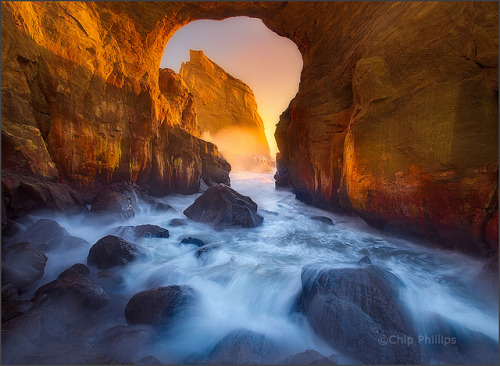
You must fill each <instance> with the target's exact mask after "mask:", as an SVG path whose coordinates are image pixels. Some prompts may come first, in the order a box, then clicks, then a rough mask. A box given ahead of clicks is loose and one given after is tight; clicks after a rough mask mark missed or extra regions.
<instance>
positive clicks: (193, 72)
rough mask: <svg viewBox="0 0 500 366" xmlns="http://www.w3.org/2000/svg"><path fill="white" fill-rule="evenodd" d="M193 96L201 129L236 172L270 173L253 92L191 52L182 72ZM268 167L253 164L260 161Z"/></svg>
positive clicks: (267, 146)
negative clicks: (239, 170) (267, 171)
mask: <svg viewBox="0 0 500 366" xmlns="http://www.w3.org/2000/svg"><path fill="white" fill-rule="evenodd" d="M179 74H180V76H181V77H182V79H183V80H184V81H185V82H186V84H187V86H188V88H189V90H190V92H191V93H192V94H193V96H194V107H195V111H196V114H197V121H198V127H199V128H200V130H201V132H202V134H203V136H204V137H206V139H207V140H209V141H211V142H213V143H215V144H216V145H217V146H218V147H219V149H220V150H221V152H222V154H223V155H224V157H225V158H226V159H227V160H228V161H229V162H230V163H231V165H232V167H233V168H236V169H244V170H252V168H257V169H259V168H260V169H264V170H270V168H272V163H271V161H270V152H269V145H268V142H267V138H266V135H265V133H264V124H263V122H262V119H261V118H260V116H259V113H258V111H257V103H256V101H255V97H254V95H253V92H252V90H251V89H250V88H249V87H248V86H247V85H246V84H245V83H243V82H242V81H241V80H238V79H236V78H235V77H233V76H231V75H229V74H228V73H227V72H225V71H224V70H223V69H222V68H221V67H220V66H219V65H217V64H216V63H215V62H213V61H212V60H210V59H209V58H208V57H206V56H205V54H204V53H203V51H193V50H190V60H189V61H188V62H187V63H182V65H181V69H180V72H179ZM259 156H260V157H261V158H263V159H262V160H263V161H264V162H265V161H266V160H267V161H268V163H267V164H256V163H252V162H253V161H254V160H255V161H257V160H256V158H258V157H259Z"/></svg>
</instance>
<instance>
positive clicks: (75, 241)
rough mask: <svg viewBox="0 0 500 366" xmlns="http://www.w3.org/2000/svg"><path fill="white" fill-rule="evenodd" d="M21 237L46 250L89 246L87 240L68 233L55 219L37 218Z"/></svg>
mask: <svg viewBox="0 0 500 366" xmlns="http://www.w3.org/2000/svg"><path fill="white" fill-rule="evenodd" d="M23 238H24V239H25V240H28V241H29V242H31V243H33V244H34V245H37V246H40V245H43V248H45V249H46V250H51V249H57V248H63V249H74V248H86V247H88V246H89V243H88V242H87V241H85V240H83V239H81V238H78V237H76V236H72V235H70V234H69V233H68V231H67V230H66V229H65V228H63V227H62V226H61V225H59V224H58V223H57V221H54V220H50V219H40V220H38V221H37V222H36V223H35V224H33V225H31V226H30V227H29V228H28V230H26V233H24V235H23ZM44 244H45V245H44Z"/></svg>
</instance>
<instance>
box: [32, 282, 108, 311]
mask: <svg viewBox="0 0 500 366" xmlns="http://www.w3.org/2000/svg"><path fill="white" fill-rule="evenodd" d="M34 301H35V302H36V303H37V306H39V305H42V304H44V305H51V304H61V305H64V306H65V307H71V308H74V309H78V308H85V309H99V308H101V307H103V306H104V305H106V304H107V303H108V302H109V301H110V299H109V296H108V294H107V293H106V292H105V291H104V289H103V288H102V287H101V286H99V285H98V284H97V283H95V282H92V281H90V280H88V279H87V278H86V277H84V276H82V275H78V274H74V275H68V276H64V277H60V278H58V279H57V280H55V281H52V282H49V283H47V284H46V285H43V286H42V287H40V288H39V289H38V290H36V292H35V297H34Z"/></svg>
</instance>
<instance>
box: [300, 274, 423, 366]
mask: <svg viewBox="0 0 500 366" xmlns="http://www.w3.org/2000/svg"><path fill="white" fill-rule="evenodd" d="M401 286H402V283H401V282H400V281H399V279H398V278H397V277H396V276H394V275H393V274H392V273H390V272H388V271H386V270H384V269H381V268H378V267H375V266H373V265H368V266H366V267H365V266H364V267H361V268H344V269H319V270H318V269H316V268H315V267H311V266H306V267H304V268H303V269H302V294H301V296H300V298H299V306H298V308H299V309H300V310H301V311H303V312H304V313H305V315H306V317H307V319H308V321H309V323H310V324H311V326H312V328H313V329H314V331H315V332H316V333H318V334H319V335H320V336H321V337H322V338H323V339H325V340H326V341H327V343H328V344H330V345H331V346H332V347H333V348H335V349H337V350H339V351H340V352H342V353H344V354H346V355H349V356H352V357H354V358H356V359H358V360H360V361H362V362H364V363H368V364H400V363H418V362H419V360H420V359H419V348H418V345H417V344H416V343H414V344H404V342H396V343H395V344H392V343H389V342H387V343H384V340H386V339H394V338H396V337H400V339H404V338H405V337H407V338H408V337H414V331H413V328H412V324H411V322H410V320H409V317H408V316H407V314H406V309H405V308H404V306H403V304H402V302H401V301H400V300H399V298H398V293H399V289H400V288H401ZM391 337H392V338H391Z"/></svg>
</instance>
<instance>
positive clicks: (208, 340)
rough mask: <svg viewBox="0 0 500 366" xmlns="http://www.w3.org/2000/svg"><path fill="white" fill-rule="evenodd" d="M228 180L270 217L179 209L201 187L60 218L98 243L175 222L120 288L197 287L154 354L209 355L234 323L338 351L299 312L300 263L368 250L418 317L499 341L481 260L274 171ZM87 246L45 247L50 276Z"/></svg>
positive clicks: (346, 258) (351, 261)
mask: <svg viewBox="0 0 500 366" xmlns="http://www.w3.org/2000/svg"><path fill="white" fill-rule="evenodd" d="M231 182H232V187H233V188H234V189H236V190H237V191H238V192H240V193H242V194H244V195H248V196H250V197H251V198H252V199H253V200H254V201H255V202H256V203H257V204H258V206H259V213H260V214H261V215H262V216H263V217H264V223H263V224H262V225H261V226H259V227H257V228H252V229H226V230H222V231H216V230H214V229H212V228H211V226H209V225H206V224H199V223H195V222H192V221H190V220H189V219H187V218H186V217H184V215H183V214H182V211H183V210H184V209H185V208H186V207H188V206H189V205H190V204H192V202H193V201H194V200H195V199H196V198H197V197H198V196H199V194H196V195H191V196H180V195H179V196H177V195H173V196H168V197H165V200H166V201H167V202H168V203H169V204H170V205H172V206H173V207H174V208H175V209H176V211H177V212H173V211H167V212H164V213H158V212H151V211H150V210H149V209H148V208H147V207H148V206H147V205H146V204H144V205H142V206H141V210H140V212H136V216H135V217H134V218H133V219H132V220H130V221H128V222H126V223H117V224H114V225H110V226H96V225H92V226H88V225H87V226H86V225H83V224H82V223H81V220H82V218H83V216H72V217H66V216H63V215H58V216H57V217H56V218H55V219H57V221H58V222H59V223H60V224H61V225H62V226H63V227H64V228H66V229H67V230H68V231H69V232H70V234H72V235H75V236H78V237H82V238H84V239H85V240H87V241H88V242H89V243H90V244H91V245H92V244H94V243H95V242H96V241H97V240H98V239H100V238H101V237H103V236H105V235H107V234H108V233H109V232H110V231H111V230H112V229H113V228H114V227H117V226H120V225H140V224H153V225H159V226H161V227H165V228H168V229H169V231H170V237H169V238H167V239H156V238H143V239H139V240H136V241H135V242H136V243H137V244H139V245H141V246H142V247H143V248H144V250H145V252H146V253H147V255H146V257H145V258H143V259H141V260H139V261H136V262H133V263H130V264H128V265H127V266H125V267H123V268H120V269H119V271H120V273H121V274H122V275H123V276H124V278H125V280H126V286H125V287H124V288H123V290H122V294H123V296H126V297H131V296H132V295H133V294H134V293H136V292H139V291H142V290H146V289H149V288H152V287H157V286H167V285H174V284H176V285H189V286H191V287H193V288H194V289H196V290H197V291H198V293H199V294H200V301H199V304H198V306H197V307H196V308H195V309H194V312H193V313H191V314H190V315H189V316H186V317H185V318H184V319H183V320H182V321H181V322H179V323H177V324H176V325H175V326H174V327H173V328H171V329H169V330H168V331H167V332H166V333H165V334H164V342H160V344H159V345H158V350H157V353H156V354H155V355H157V357H159V358H160V360H162V361H163V362H181V361H182V360H184V359H185V358H186V357H188V356H189V355H191V354H192V353H199V354H202V355H203V354H206V353H207V352H209V351H210V349H211V348H212V347H213V346H214V345H216V344H217V342H218V341H220V339H222V338H223V337H224V336H225V335H227V334H228V333H229V332H231V331H232V330H234V329H237V328H247V329H250V330H253V331H256V332H258V333H262V334H265V335H266V336H267V337H269V338H270V339H271V340H273V341H274V342H275V343H277V344H279V345H280V347H281V349H282V350H283V355H284V357H286V356H287V355H289V354H294V353H298V352H303V351H305V350H307V349H315V350H317V351H318V352H320V353H323V354H325V355H330V354H332V353H336V351H335V350H334V349H331V348H330V347H329V346H328V345H326V344H325V343H324V342H323V341H322V340H321V339H319V338H318V337H317V336H315V335H314V333H313V332H312V331H311V330H310V329H309V327H308V325H307V322H305V321H304V319H303V318H302V317H301V316H297V315H293V314H291V307H292V305H293V302H294V300H295V298H296V295H297V293H298V292H299V291H300V289H301V280H300V276H301V270H302V267H303V266H305V265H309V264H318V265H319V266H325V267H329V268H342V267H354V266H355V263H356V262H357V261H358V260H359V259H361V258H362V257H364V256H366V255H368V256H369V257H370V259H371V260H372V263H373V264H375V265H378V266H380V267H383V268H386V269H388V270H389V271H391V272H392V273H394V274H395V275H396V276H398V277H399V278H400V279H401V280H402V282H403V283H404V284H405V287H404V289H403V292H402V294H401V296H402V298H403V300H404V301H405V303H406V304H407V306H408V308H409V309H410V310H409V311H410V313H411V314H413V315H414V317H415V319H416V320H418V319H420V318H422V317H424V316H425V315H426V314H427V313H428V312H434V313H437V314H441V315H443V316H445V317H446V318H449V319H452V320H453V321H456V322H457V323H459V324H462V325H463V326H465V327H467V328H470V329H472V330H476V331H479V332H482V333H484V334H486V335H488V336H490V337H492V338H494V339H495V340H497V341H498V313H497V312H496V311H497V309H492V308H491V306H489V305H487V304H483V303H482V302H481V300H480V299H479V298H477V297H476V296H474V294H472V293H471V291H470V289H471V287H472V286H473V285H472V282H471V279H473V278H474V277H475V276H476V275H477V274H478V273H479V272H480V270H481V268H482V266H483V265H484V261H482V260H477V259H474V258H472V257H469V256H467V255H464V254H460V253H456V252H452V251H448V250H441V249H435V248H429V247H425V246H421V245H419V244H418V243H416V242H412V241H408V240H403V239H400V238H394V237H391V236H388V235H386V234H384V233H382V232H380V231H378V230H376V229H373V228H370V227H369V226H368V225H367V224H366V223H364V222H363V221H362V220H361V219H358V218H355V217H346V216H338V215H335V214H332V213H329V212H326V211H322V210H320V209H316V208H313V207H309V206H306V205H305V204H303V203H301V202H299V201H297V200H296V199H295V198H294V195H293V194H292V193H291V192H289V191H276V190H275V189H274V180H273V178H272V175H271V174H254V173H238V172H233V173H232V174H231ZM318 215H321V216H327V217H330V218H331V219H332V220H333V222H334V223H335V225H334V226H331V225H327V224H324V223H321V222H318V221H313V220H311V219H310V217H311V216H318ZM40 217H41V216H40ZM44 217H48V216H47V215H45V216H44ZM50 218H53V219H54V216H51V217H50ZM173 218H184V219H186V220H187V221H188V225H187V226H181V227H169V226H168V223H169V221H170V220H171V219H173ZM188 236H192V237H196V238H199V239H201V240H203V241H204V242H206V243H209V244H210V245H213V246H218V247H217V248H214V249H212V250H211V251H209V252H207V253H205V255H203V256H202V257H201V258H197V257H196V255H195V253H196V251H197V250H198V248H197V247H195V246H194V245H179V243H180V241H181V240H182V239H183V238H185V237H188ZM87 254H88V249H85V250H80V251H73V252H68V251H66V252H64V253H48V254H47V256H48V258H49V260H48V262H47V267H46V272H45V275H44V277H43V278H42V281H41V282H42V283H46V282H49V281H51V280H53V279H54V278H55V277H56V276H57V275H58V274H59V273H60V272H61V271H62V270H64V269H66V268H67V267H69V266H71V265H72V264H74V263H76V262H81V263H86V257H87ZM116 322H117V323H116V324H118V323H122V324H125V319H124V317H123V314H121V315H117V318H116Z"/></svg>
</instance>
